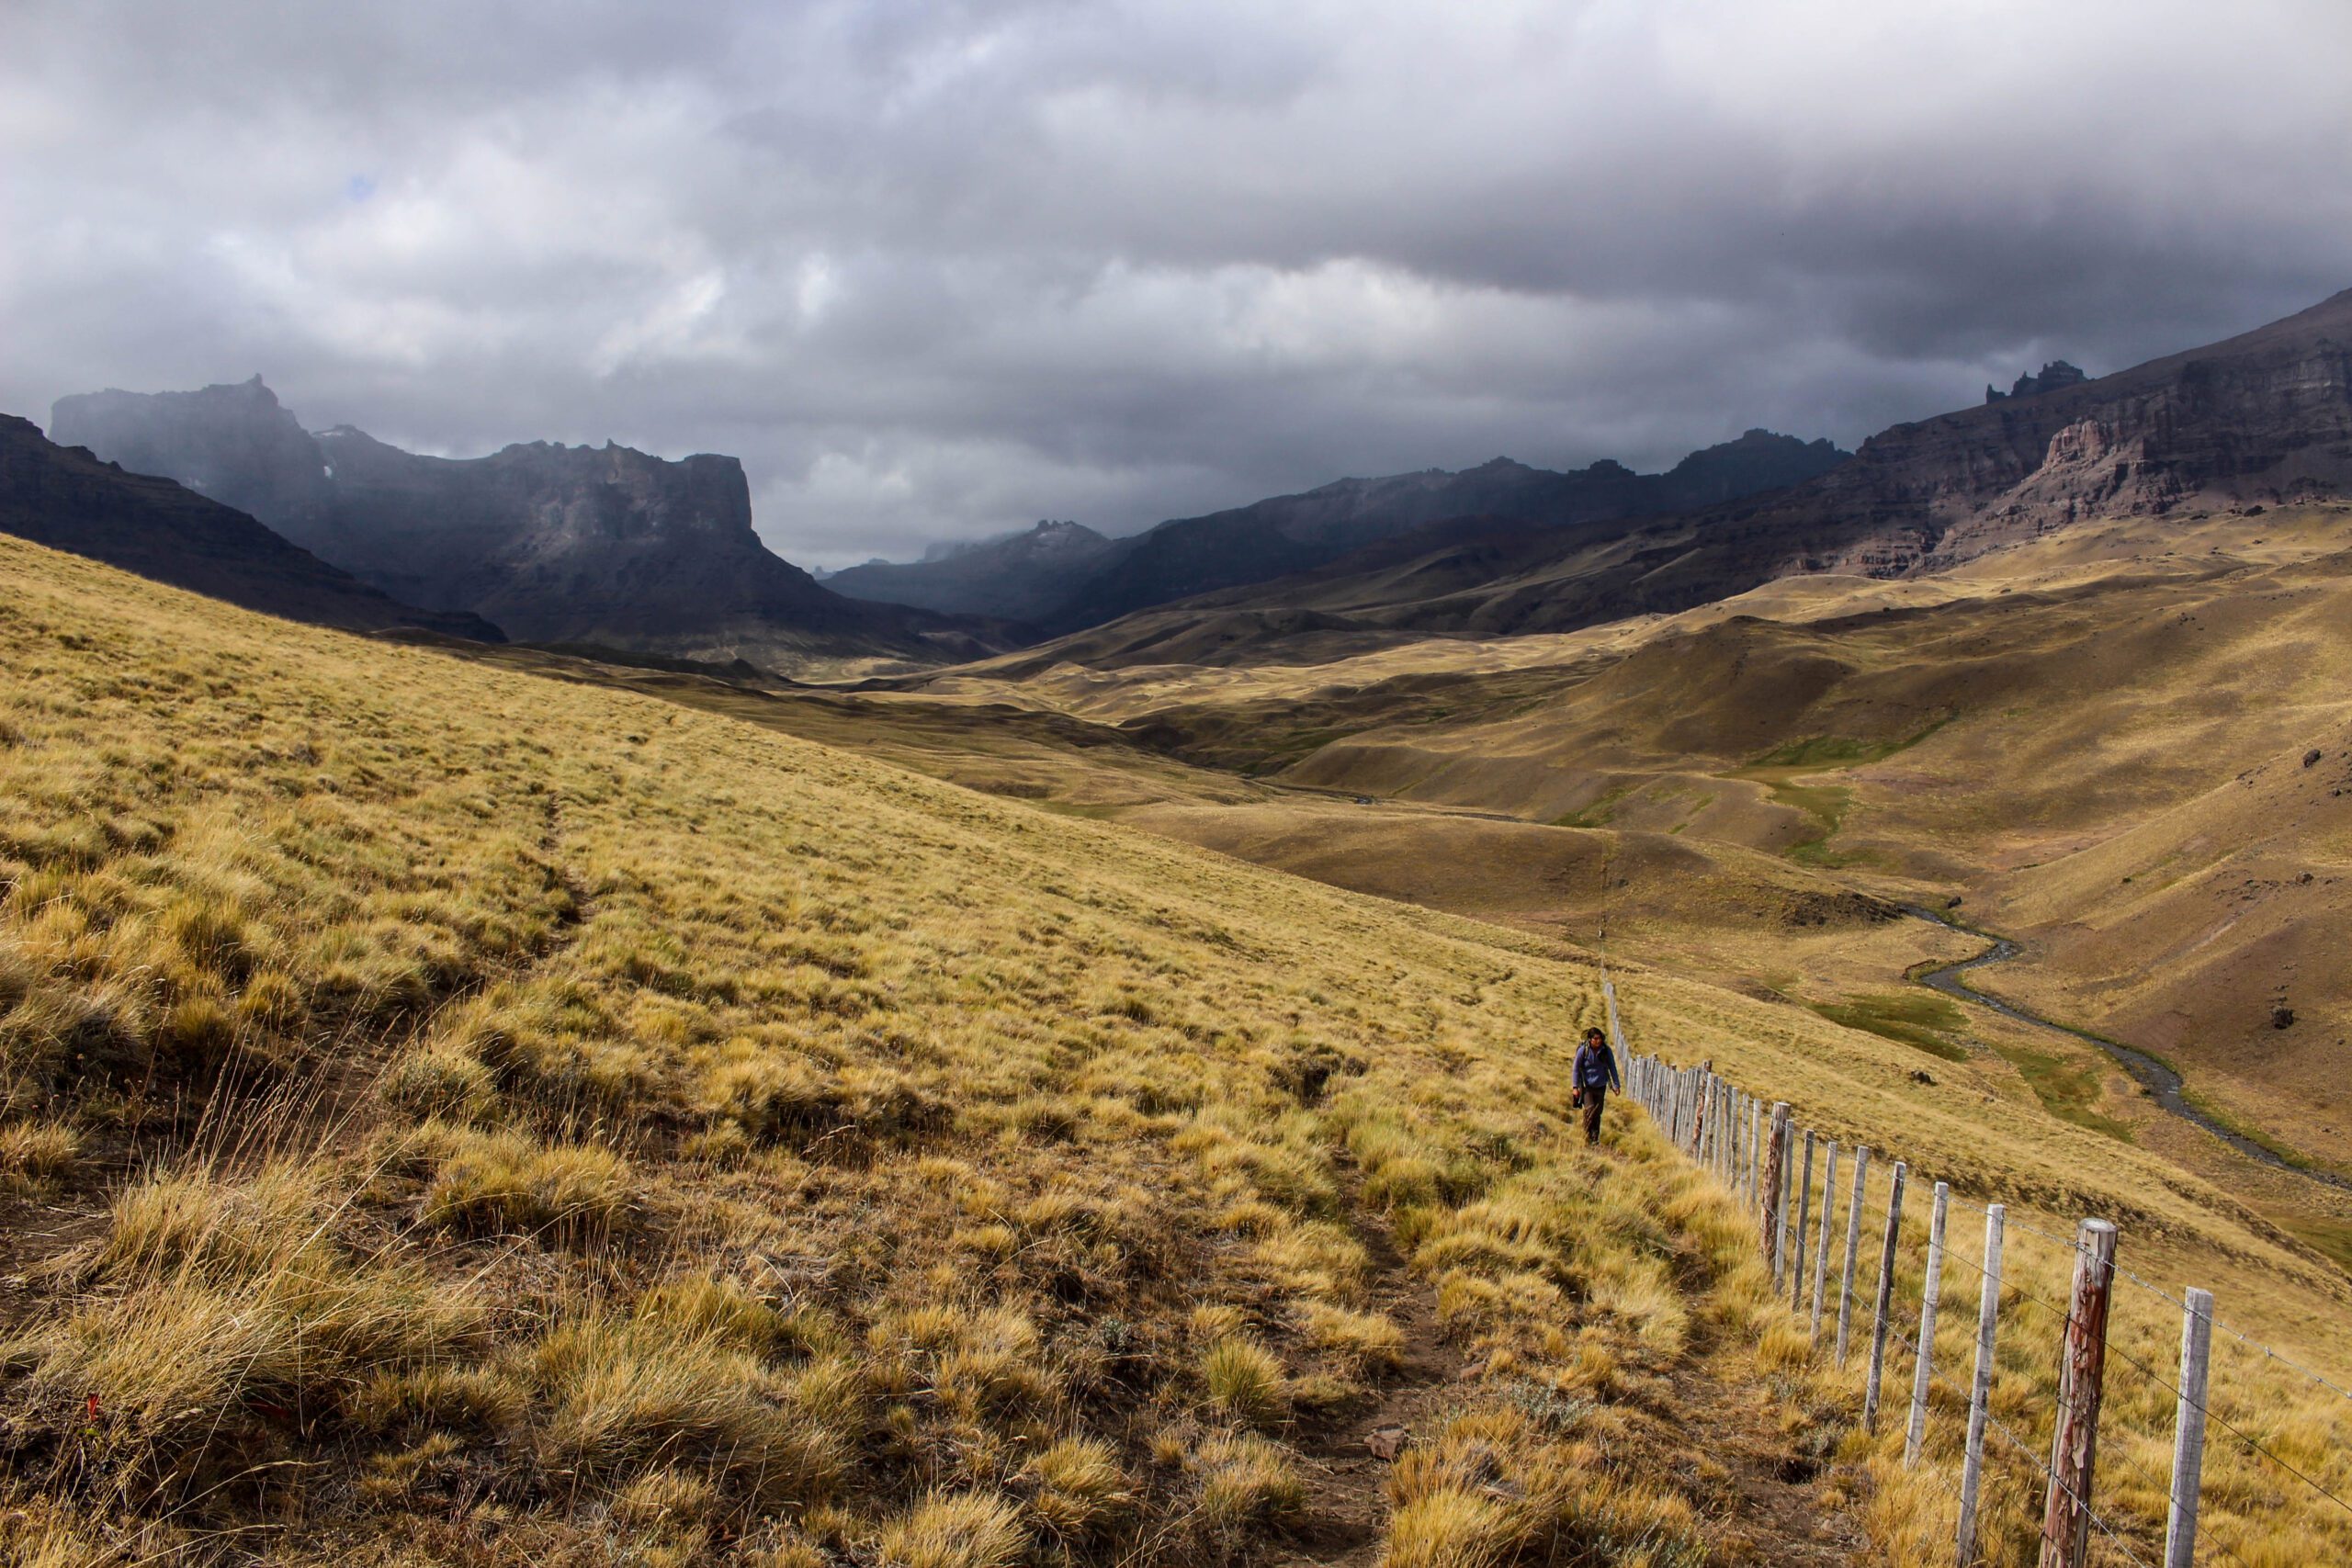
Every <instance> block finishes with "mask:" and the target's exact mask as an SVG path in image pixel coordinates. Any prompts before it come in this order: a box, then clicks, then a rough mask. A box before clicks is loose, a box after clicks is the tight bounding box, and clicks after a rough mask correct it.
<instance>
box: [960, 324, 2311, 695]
mask: <svg viewBox="0 0 2352 1568" xmlns="http://www.w3.org/2000/svg"><path fill="white" fill-rule="evenodd" d="M2036 379H2037V380H2039V379H2041V378H2036ZM2062 379H2063V378H2062ZM1479 471H1480V470H1472V472H1473V473H1476V472H1479ZM2347 494H2352V290H2347V291H2346V292H2344V293H2340V294H2337V295H2335V296H2334V297H2333V298H2331V299H2326V300H2324V301H2323V302H2322V303H2320V304H2318V305H2315V306H2313V307H2312V308H2311V309H2310V310H2304V311H2301V312H2300V313H2298V314H2296V315H2293V316H2290V317H2288V318H2286V319H2285V320H2283V321H2276V322H2273V323H2271V324H2270V325H2268V326H2265V327H2261V328H2258V329H2256V331H2254V332H2250V333H2245V334H2243V335H2241V336H2238V337H2234V338H2230V339H2228V340H2226V341H2224V342H2222V343H2218V344H2211V345H2209V346H2207V347H2204V348H2199V349H2193V350H2190V351H2188V353H2184V354H2177V355H2169V356H2167V357H2165V358H2162V359H2157V360H2152V361H2150V362H2148V363H2147V364H2144V365H2141V366H2137V367H2132V368H2131V369H2127V370H2121V371H2118V372H2116V373H2114V374H2112V375H2109V376H2104V377H2100V378H2096V379H2089V378H2086V379H2084V380H2082V381H2079V382H2070V383H2066V384H2063V385H2059V386H2055V387H2052V388H2051V389H2045V390H2040V391H2036V392H2031V393H2027V394H2021V395H2019V396H2018V397H2014V398H2002V399H1998V400H1995V401H1993V402H1990V403H1987V404H1983V405H1980V406H1977V407H1974V408H1969V409H1964V410H1962V411H1960V412H1954V413H1948V414H1943V415H1939V416H1938V417H1936V418H1933V419H1928V420H1923V421H1919V422H1917V423H1904V424H1897V425H1894V426H1893V427H1891V428H1889V429H1887V430H1884V431H1882V432H1881V433H1879V434H1876V435H1874V436H1871V438H1870V439H1869V440H1867V441H1865V442H1864V443H1863V444H1862V446H1861V448H1860V451H1859V452H1857V453H1855V454H1854V456H1853V457H1851V458H1849V459H1848V460H1845V461H1842V462H1839V463H1838V464H1837V465H1836V466H1835V467H1832V468H1826V469H1824V470H1823V471H1821V472H1819V473H1816V474H1815V475H1814V476H1812V477H1811V478H1808V479H1804V480H1802V481H1800V482H1798V483H1795V484H1793V485H1790V486H1788V487H1786V488H1784V489H1779V490H1773V491H1763V492H1761V493H1758V494H1753V495H1748V496H1745V497H1741V498H1737V499H1732V500H1726V501H1723V502H1718V503H1716V504H1713V505H1702V506H1700V507H1697V508H1695V509H1693V510H1690V511H1686V512H1680V513H1674V514H1672V515H1668V516H1653V517H1644V518H1638V519H1634V520H1632V521H1619V520H1615V519H1603V520H1600V521H1599V522H1595V523H1587V524H1582V525H1567V526H1561V525H1556V524H1553V523H1548V522H1544V523H1539V522H1534V521H1532V520H1530V519H1529V518H1527V517H1525V516H1524V515H1518V516H1513V515H1509V514H1501V515H1497V514H1482V515H1475V516H1465V517H1451V518H1443V519H1441V520H1439V521H1435V522H1431V523H1429V524H1426V525H1423V526H1421V527H1419V528H1416V529H1411V530H1408V531H1404V532H1400V533H1397V534H1395V535H1393V536H1389V537H1387V538H1385V539H1382V540H1380V541H1379V542H1377V543H1375V544H1373V545H1370V546H1368V547H1363V548H1360V549H1358V550H1355V551H1353V552H1351V553H1349V554H1347V555H1343V556H1339V557H1337V558H1331V559H1327V560H1324V561H1322V562H1320V563H1319V564H1316V565H1313V566H1311V567H1307V568H1305V569H1302V570H1298V571H1296V572H1294V573H1293V574H1291V575H1289V576H1286V577H1283V578H1280V579H1278V580H1275V581H1267V582H1263V583H1259V584H1254V585H1250V586H1245V587H1241V588H1238V589H1231V590H1227V591H1223V592H1212V593H1205V594H1202V595H1199V596H1196V597H1194V598H1192V599H1189V600H1186V601H1184V602H1182V603H1181V604H1163V605H1160V606H1158V607H1155V608H1151V609H1148V610H1145V611H1143V612H1141V613H1139V614H1136V615H1129V616H1126V617H1125V618H1123V619H1121V620H1118V621H1116V622H1113V623H1111V624H1108V625H1102V626H1091V627H1088V628H1085V629H1082V630H1079V631H1077V632H1075V633H1073V634H1070V635H1066V636H1064V637H1059V638H1057V639H1056V640H1054V641H1052V642H1049V643H1046V644H1044V645H1042V646H1038V647H1035V648H1032V649H1024V650H1023V651H1021V652H1019V653H1016V654H1013V655H1010V656H1008V658H1007V660H1005V661H1004V663H1003V664H1002V666H1001V668H1003V669H1004V670H1006V671H1012V670H1037V669H1043V668H1046V667H1047V666H1049V665H1051V664H1053V663H1055V662H1057V661H1063V660H1067V661H1071V662H1078V663H1088V664H1096V665H1127V664H1145V663H1165V662H1170V661H1175V662H1208V663H1244V662H1250V661H1256V660H1265V659H1268V658H1277V659H1282V660H1306V661H1317V660H1325V659H1329V658H1334V657H1341V656H1344V655H1347V654H1350V653H1354V652H1361V651H1363V649H1366V648H1369V647H1374V646H1380V645H1383V644H1386V643H1394V642H1397V641H1403V640H1409V639H1411V638H1414V637H1428V636H1432V635H1437V636H1449V637H1506V636H1517V635H1524V634H1528V633H1535V632H1566V631H1574V630H1577V629H1579V628H1581V627H1585V626H1594V625H1597V624H1600V623H1601V622H1604V621H1611V620H1617V619H1621V618H1623V617H1626V616H1631V615H1645V614H1658V615H1672V614H1678V613H1679V612H1681V611H1684V610H1689V609H1691V608H1693V607H1695V606H1697V605H1701V604H1708V603H1711V602H1713V601H1715V600H1718V599H1724V598H1727V597H1730V596H1731V595H1734V594H1736V593H1741V592H1747V591H1748V590H1749V589H1752V588H1755V587H1757V586H1758V585H1759V584H1762V583H1765V582H1770V581H1774V580H1776V579H1779V578H1782V577H1788V576H1792V575H1798V574H1804V573H1819V572H1830V573H1839V574H1846V575H1853V576H1860V577H1873V578H1904V577H1911V576H1917V575H1920V574H1923V573H1928V572H1934V571H1939V570H1945V569H1948V568H1950V567H1952V566H1955V565H1958V564H1961V563H1962V562H1965V561H1968V560H1971V559H1973V558H1977V557H1979V556H1983V555H1985V554H1986V553H1988V552H1991V551H1994V550H1997V549H2000V548H2003V547H2007V546H2012V545H2016V544H2018V543H2021V542H2024V541H2027V540H2030V539H2034V538H2037V537H2040V536H2044V535H2047V534H2050V533H2052V532H2054V531H2056V530H2058V529H2061V528H2064V527H2065V526H2067V525H2070V524H2072V523H2075V522H2076V521H2078V520H2080V519H2083V518H2086V517H2091V516H2108V515H2134V514H2139V515H2149V514H2164V513H2195V512H2197V511H2199V510H2200V509H2205V510H2213V509H2231V508H2244V507H2249V506H2262V505H2267V506H2275V505H2278V504H2281V503H2283V502H2297V501H2325V500H2329V499H2333V498H2336V497H2341V496H2345V495H2347Z"/></svg>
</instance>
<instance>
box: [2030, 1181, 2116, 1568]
mask: <svg viewBox="0 0 2352 1568" xmlns="http://www.w3.org/2000/svg"><path fill="white" fill-rule="evenodd" d="M2114 1285H2115V1227H2114V1226H2113V1225H2112V1224H2109V1223H2108V1222H2107V1221H2105V1220H2085V1221H2084V1222H2083V1224H2082V1230H2081V1232H2080V1233H2079V1234H2078V1235H2076V1236H2075V1290H2074V1295H2073V1297H2072V1299H2071V1300H2070V1301H2069V1302H2068V1303H2067V1307H2066V1338H2065V1343H2064V1348H2062V1349H2061V1351H2060V1354H2059V1360H2058V1429H2057V1431H2056V1432H2055V1433H2054V1434H2052V1438H2051V1441H2050V1495H2049V1497H2048V1499H2047V1501H2045V1502H2044V1504H2043V1505H2042V1510H2041V1568H2083V1564H2084V1562H2086V1560H2087V1554H2088V1552H2089V1550H2090V1534H2091V1478H2092V1475H2093V1473H2094V1472H2096V1471H2097V1469H2098V1406H2099V1400H2100V1397H2101V1396H2102V1395H2103V1394H2104V1393H2106V1379H2107V1309H2108V1303H2109V1296H2110V1294H2111V1293H2112V1292H2113V1289H2114Z"/></svg>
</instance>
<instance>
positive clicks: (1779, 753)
mask: <svg viewBox="0 0 2352 1568" xmlns="http://www.w3.org/2000/svg"><path fill="white" fill-rule="evenodd" d="M1951 720H1952V716H1951V715H1949V714H1947V715H1946V716H1943V717H1942V718H1939V719H1937V720H1936V721H1935V722H1934V723H1933V724H1930V725H1928V727H1927V728H1924V729H1921V730H1919V731H1917V733H1916V734H1912V735H1906V736H1903V737H1901V738H1899V739H1893V740H1861V739H1854V738H1852V737H1850V736H1843V735H1816V736H1811V737H1808V738H1807V739H1803V740H1792V741H1789V742H1788V743H1786V744H1785V745H1781V746H1776V747H1774V748H1773V749H1772V750H1770V751H1767V752H1765V753H1764V754H1763V755H1762V756H1760V757H1758V758H1757V759H1756V760H1755V761H1751V762H1748V763H1747V764H1745V765H1744V766H1741V767H1738V768H1735V769H1733V770H1732V771H1731V772H1730V773H1724V774H1723V775H1722V776H1723V777H1724V778H1727V779H1747V780H1750V781H1752V782H1754V783H1757V784H1762V785H1764V786H1765V787H1766V788H1767V789H1770V791H1771V792H1772V800H1773V802H1774V804H1776V805H1780V806H1786V807H1792V808H1793V809H1795V810H1798V811H1802V812H1804V814H1805V815H1806V816H1808V817H1810V818H1813V820H1814V823H1815V829H1816V830H1815V831H1814V832H1810V833H1807V834H1806V835H1805V836H1804V838H1801V839H1799V840H1797V841H1796V842H1794V843H1792V844H1791V845H1789V846H1788V848H1786V849H1785V850H1783V851H1781V853H1783V854H1785V855H1787V856H1788V857H1789V858H1790V859H1791V860H1793V861H1800V862H1803V863H1804V864H1807V865H1818V866H1826V867H1830V868H1836V867H1840V866H1849V865H1855V864H1859V863H1861V862H1862V861H1863V860H1864V859H1866V858H1867V857H1866V856H1865V855H1863V854H1860V853H1853V854H1849V853H1845V852H1840V851H1836V850H1832V849H1830V848H1829V847H1828V844H1829V840H1832V839H1834V838H1836V837H1837V836H1838V829H1840V828H1842V827H1844V826H1845V823H1846V813H1847V811H1848V810H1849V809H1850V808H1851V807H1852V806H1853V804H1854V792H1853V791H1852V790H1851V789H1849V788H1848V787H1847V786H1846V785H1844V784H1807V783H1804V782H1801V781H1803V780H1804V779H1806V778H1807V777H1809V776H1810V775H1812V774H1815V773H1829V772H1833V771H1835V770H1837V769H1839V768H1855V767H1860V766H1861V765H1862V764H1864V763H1866V762H1876V761H1883V759H1885V758H1888V757H1892V756H1894V754H1895V753H1896V752H1897V751H1904V750H1909V749H1910V748H1912V747H1914V746H1917V744H1919V742H1920V741H1922V740H1925V739H1927V738H1928V736H1930V735H1933V734H1934V733H1935V732H1936V731H1937V730H1939V729H1941V728H1943V727H1944V726H1945V725H1947V724H1950V723H1951Z"/></svg>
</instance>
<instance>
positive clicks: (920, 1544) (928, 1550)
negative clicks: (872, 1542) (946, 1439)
mask: <svg viewBox="0 0 2352 1568" xmlns="http://www.w3.org/2000/svg"><path fill="white" fill-rule="evenodd" d="M1028 1547H1029V1535H1028V1532H1027V1531H1026V1530H1024V1529H1023V1528H1022V1525H1021V1514H1020V1511H1019V1510H1018V1509H1016V1508H1015V1507H1014V1506H1012V1504H1011V1503H1010V1502H1007V1501H1006V1500H1005V1499H1004V1498H1002V1497H994V1496H989V1495H987V1494H984V1493H978V1492H961V1493H950V1494H944V1495H933V1496H930V1497H926V1498H924V1499H923V1500H922V1502H921V1503H919V1504H917V1505H916V1506H915V1507H914V1508H913V1509H912V1510H911V1511H910V1513H908V1514H907V1516H906V1517H904V1518H901V1519H898V1520H895V1521H893V1522H892V1523H891V1524H890V1526H889V1527H888V1529H885V1530H884V1531H883V1532H882V1535H881V1539H880V1540H879V1541H877V1542H876V1554H877V1560H878V1561H879V1562H883V1563H886V1564H888V1568H1013V1564H1014V1563H1017V1562H1020V1561H1021V1560H1022V1558H1023V1556H1024V1555H1025V1554H1026V1552H1027V1551H1028Z"/></svg>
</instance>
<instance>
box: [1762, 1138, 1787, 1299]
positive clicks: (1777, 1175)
mask: <svg viewBox="0 0 2352 1568" xmlns="http://www.w3.org/2000/svg"><path fill="white" fill-rule="evenodd" d="M1788 1131H1789V1102H1788V1101H1787V1100H1774V1101H1773V1102H1772V1132H1771V1134H1770V1137H1769V1138H1768V1139H1767V1140H1766V1141H1765V1145H1764V1214H1763V1232H1764V1256H1765V1258H1766V1259H1767V1260H1768V1261H1770V1263H1771V1265H1772V1278H1773V1279H1774V1280H1779V1279H1780V1277H1781V1258H1780V1248H1781V1166H1782V1165H1783V1164H1784V1163H1785V1162H1786V1161H1787V1159H1788V1153H1787V1146H1788V1141H1789V1140H1788Z"/></svg>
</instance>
